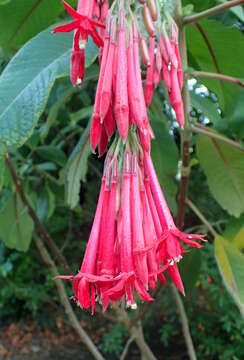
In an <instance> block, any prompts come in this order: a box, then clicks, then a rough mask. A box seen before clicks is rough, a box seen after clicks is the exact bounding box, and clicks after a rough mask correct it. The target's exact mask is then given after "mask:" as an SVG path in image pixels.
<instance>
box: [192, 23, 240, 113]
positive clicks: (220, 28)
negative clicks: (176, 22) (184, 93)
mask: <svg viewBox="0 0 244 360" xmlns="http://www.w3.org/2000/svg"><path fill="white" fill-rule="evenodd" d="M199 24H200V26H201V28H202V31H203V32H204V35H205V37H206V38H207V39H208V40H207V41H208V43H209V46H210V47H211V51H212V53H213V55H212V56H211V54H210V51H209V49H208V46H207V44H206V41H204V38H203V36H202V35H201V34H200V32H199V31H198V29H197V28H196V26H194V25H189V26H187V27H186V34H187V46H188V51H189V55H190V56H189V60H190V63H189V66H191V67H193V68H194V67H195V66H198V70H202V71H208V72H215V73H216V72H218V71H219V72H221V73H223V74H226V75H230V76H234V77H237V78H244V67H243V63H244V41H243V34H242V33H241V31H240V30H238V29H237V28H234V27H226V26H224V25H223V24H222V23H221V22H218V21H215V20H203V21H200V22H199ZM233 59H234V62H233ZM215 63H216V64H217V68H216V64H215ZM201 83H202V84H204V85H206V86H207V88H209V89H210V90H212V91H213V92H215V93H216V94H217V96H218V100H219V102H220V105H221V108H222V109H224V110H227V109H228V107H229V106H231V103H232V100H233V97H234V96H235V94H236V93H237V92H238V91H239V88H238V86H236V85H235V84H231V83H228V82H223V81H222V82H220V81H217V80H213V79H201Z"/></svg>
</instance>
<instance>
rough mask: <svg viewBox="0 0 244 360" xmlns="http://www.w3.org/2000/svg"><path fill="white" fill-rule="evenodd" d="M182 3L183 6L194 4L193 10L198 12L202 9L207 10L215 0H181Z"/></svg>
mask: <svg viewBox="0 0 244 360" xmlns="http://www.w3.org/2000/svg"><path fill="white" fill-rule="evenodd" d="M182 4H183V5H184V6H187V5H189V4H190V5H193V6H194V12H195V13H196V12H200V11H203V10H207V9H209V8H210V7H212V6H214V5H215V0H204V1H199V0H183V1H182Z"/></svg>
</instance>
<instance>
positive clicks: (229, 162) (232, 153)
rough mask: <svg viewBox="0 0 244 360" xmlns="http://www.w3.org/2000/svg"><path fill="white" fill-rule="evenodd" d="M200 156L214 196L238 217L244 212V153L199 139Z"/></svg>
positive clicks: (209, 140)
mask: <svg viewBox="0 0 244 360" xmlns="http://www.w3.org/2000/svg"><path fill="white" fill-rule="evenodd" d="M197 154H198V157H199V160H200V165H201V167H202V169H203V170H204V172H205V174H206V176H207V182H208V185H209V188H210V190H211V192H212V194H213V196H214V197H215V199H216V200H217V202H218V203H219V204H220V206H222V208H224V209H225V210H226V211H228V213H229V214H230V215H233V216H236V217H239V216H240V215H241V213H243V212H244V152H243V151H241V150H238V149H236V148H233V147H232V146H230V145H228V144H226V143H223V142H221V141H216V140H215V139H210V138H209V137H207V136H204V135H200V136H199V138H198V142H197Z"/></svg>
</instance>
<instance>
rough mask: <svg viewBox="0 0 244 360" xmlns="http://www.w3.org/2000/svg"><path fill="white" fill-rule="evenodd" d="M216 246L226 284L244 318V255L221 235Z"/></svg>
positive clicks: (217, 257) (220, 268) (219, 264)
mask: <svg viewBox="0 0 244 360" xmlns="http://www.w3.org/2000/svg"><path fill="white" fill-rule="evenodd" d="M214 245H215V255H216V259H217V263H218V266H219V270H220V273H221V275H222V277H223V280H224V283H225V285H226V287H227V290H228V291H229V293H230V294H231V296H232V297H233V298H234V300H235V302H236V303H237V305H238V306H239V308H240V311H241V313H242V315H243V316H244V255H243V254H242V253H241V252H240V251H238V250H237V249H236V248H235V247H234V246H233V245H232V244H230V243H229V242H228V241H226V240H225V239H224V238H223V237H221V236H219V235H218V236H217V237H216V239H215V242H214Z"/></svg>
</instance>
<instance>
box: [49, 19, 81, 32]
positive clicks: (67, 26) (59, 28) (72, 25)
mask: <svg viewBox="0 0 244 360" xmlns="http://www.w3.org/2000/svg"><path fill="white" fill-rule="evenodd" d="M78 28H79V21H77V20H76V21H73V22H71V23H69V24H64V25H60V26H56V27H55V28H54V29H53V33H54V34H55V33H57V32H70V31H74V30H75V29H78Z"/></svg>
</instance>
